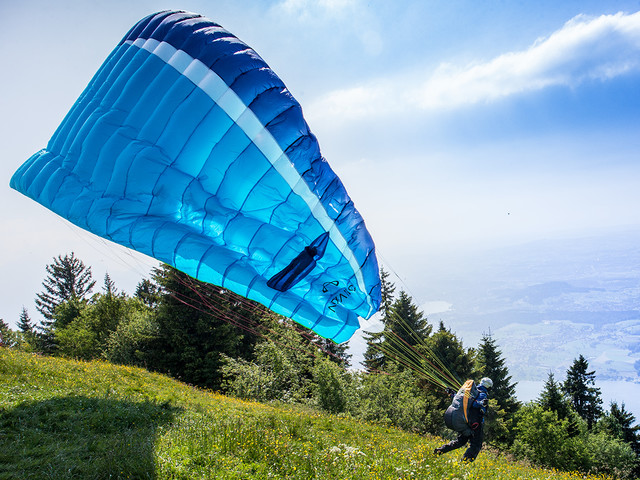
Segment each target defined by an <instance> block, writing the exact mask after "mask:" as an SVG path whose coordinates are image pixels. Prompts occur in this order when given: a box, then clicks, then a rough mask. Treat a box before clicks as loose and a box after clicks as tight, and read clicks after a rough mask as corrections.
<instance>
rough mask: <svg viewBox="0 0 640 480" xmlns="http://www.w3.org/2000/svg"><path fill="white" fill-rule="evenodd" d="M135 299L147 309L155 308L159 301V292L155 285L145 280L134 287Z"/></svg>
mask: <svg viewBox="0 0 640 480" xmlns="http://www.w3.org/2000/svg"><path fill="white" fill-rule="evenodd" d="M135 297H136V298H138V299H140V300H141V301H142V303H144V304H145V305H146V306H147V307H151V308H155V307H156V306H157V305H158V302H159V301H160V291H159V288H158V286H157V285H156V284H155V283H153V282H152V281H151V280H149V279H147V278H145V279H144V280H142V281H141V282H140V283H138V285H137V286H136V293H135Z"/></svg>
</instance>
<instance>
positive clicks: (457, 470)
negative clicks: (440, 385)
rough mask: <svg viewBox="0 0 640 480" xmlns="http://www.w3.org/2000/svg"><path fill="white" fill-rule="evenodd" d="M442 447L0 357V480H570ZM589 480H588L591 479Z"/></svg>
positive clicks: (122, 373)
mask: <svg viewBox="0 0 640 480" xmlns="http://www.w3.org/2000/svg"><path fill="white" fill-rule="evenodd" d="M440 443H441V440H440V439H437V438H431V437H424V436H419V435H412V434H408V433H405V432H402V431H399V430H397V429H393V428H386V427H383V426H376V425H371V424H367V423H362V422H358V421H355V420H352V419H347V418H338V417H334V416H329V415H321V414H319V413H317V412H315V411H312V410H305V409H301V408H291V407H282V406H270V405H263V404H258V403H251V402H243V401H239V400H236V399H232V398H228V397H224V396H221V395H217V394H214V393H211V392H205V391H202V390H198V389H195V388H192V387H189V386H187V385H184V384H181V383H179V382H177V381H175V380H172V379H170V378H167V377H165V376H161V375H156V374H152V373H149V372H147V371H145V370H141V369H137V368H129V367H121V366H114V365H110V364H106V363H102V362H89V363H85V362H76V361H69V360H62V359H57V358H48V357H39V356H34V355H29V354H24V353H20V352H15V351H11V350H6V349H3V348H0V479H3V480H4V479H21V480H24V479H30V478H31V479H56V480H59V479H71V478H74V479H102V478H135V479H145V478H149V479H199V478H202V479H204V478H215V479H260V480H263V479H267V478H281V479H285V478H286V479H304V480H307V479H311V478H318V479H331V480H334V479H357V480H363V479H419V478H424V479H437V478H449V479H454V478H458V479H463V478H465V479H468V478H483V479H486V478H492V479H493V478H497V479H570V478H585V477H583V476H582V475H577V474H576V475H573V474H565V473H556V472H549V471H544V470H538V469H533V468H530V467H526V466H523V465H521V464H517V463H512V462H508V461H507V460H506V459H503V458H500V457H499V456H498V455H497V454H493V453H491V452H487V451H483V452H482V453H481V454H480V456H479V458H478V460H477V461H476V462H475V463H473V464H470V465H467V464H462V463H460V462H459V461H458V460H459V458H460V455H461V453H462V452H460V453H459V454H458V453H457V452H454V453H450V454H447V455H444V456H441V457H435V456H434V455H433V454H432V451H433V449H434V448H435V447H436V446H438V445H439V444H440ZM590 478H595V477H590Z"/></svg>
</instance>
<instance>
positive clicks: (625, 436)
mask: <svg viewBox="0 0 640 480" xmlns="http://www.w3.org/2000/svg"><path fill="white" fill-rule="evenodd" d="M598 429H599V430H601V431H602V430H603V431H606V432H607V433H608V434H610V435H611V436H613V437H615V438H619V439H620V440H622V441H623V442H626V443H628V444H629V445H630V446H631V448H632V449H633V451H634V452H635V453H636V455H640V425H636V417H635V416H634V415H633V414H632V413H631V412H628V411H627V410H626V409H625V405H624V403H622V406H618V403H617V402H611V405H610V408H609V412H607V413H605V415H604V417H603V418H602V419H601V420H600V421H599V422H598ZM639 467H640V466H639Z"/></svg>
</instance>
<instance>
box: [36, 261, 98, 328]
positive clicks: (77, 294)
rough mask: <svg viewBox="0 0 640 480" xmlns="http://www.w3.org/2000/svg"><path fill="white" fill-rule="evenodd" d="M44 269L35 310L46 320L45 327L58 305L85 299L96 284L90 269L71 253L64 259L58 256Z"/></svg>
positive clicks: (50, 322)
mask: <svg viewBox="0 0 640 480" xmlns="http://www.w3.org/2000/svg"><path fill="white" fill-rule="evenodd" d="M45 268H46V270H47V277H46V278H45V279H44V281H43V282H42V286H43V287H44V291H43V292H40V293H38V294H37V295H36V309H37V310H38V311H39V312H40V313H41V314H42V315H43V316H44V318H45V319H46V321H45V322H43V324H44V326H45V327H47V326H50V325H51V324H52V322H53V319H54V316H55V310H56V307H57V306H58V305H60V304H61V303H63V302H66V301H67V300H71V299H73V298H75V299H83V298H85V297H86V295H88V294H89V293H90V292H91V290H92V289H93V286H94V285H95V283H96V282H95V281H94V280H93V278H92V277H91V267H87V266H85V264H84V263H83V262H82V261H81V260H80V259H78V258H77V257H76V256H75V255H74V253H73V252H71V254H70V255H65V256H64V257H63V256H61V255H58V256H57V257H56V258H54V259H53V263H51V264H49V265H47V266H46V267H45Z"/></svg>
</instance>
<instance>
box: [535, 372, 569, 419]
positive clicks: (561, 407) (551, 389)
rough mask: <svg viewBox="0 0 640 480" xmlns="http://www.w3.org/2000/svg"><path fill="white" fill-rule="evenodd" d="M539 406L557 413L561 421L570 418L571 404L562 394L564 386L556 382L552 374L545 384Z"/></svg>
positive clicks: (550, 373)
mask: <svg viewBox="0 0 640 480" xmlns="http://www.w3.org/2000/svg"><path fill="white" fill-rule="evenodd" d="M538 404H540V406H541V407H542V408H543V409H545V410H548V411H550V412H556V413H557V414H558V419H559V420H564V419H565V418H568V416H569V404H568V403H567V401H566V400H565V398H564V395H563V394H562V386H561V385H560V384H559V383H558V382H556V381H555V377H554V375H553V373H552V372H549V376H548V377H547V381H546V382H545V383H544V387H543V390H542V392H541V393H540V398H539V399H538Z"/></svg>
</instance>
